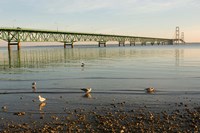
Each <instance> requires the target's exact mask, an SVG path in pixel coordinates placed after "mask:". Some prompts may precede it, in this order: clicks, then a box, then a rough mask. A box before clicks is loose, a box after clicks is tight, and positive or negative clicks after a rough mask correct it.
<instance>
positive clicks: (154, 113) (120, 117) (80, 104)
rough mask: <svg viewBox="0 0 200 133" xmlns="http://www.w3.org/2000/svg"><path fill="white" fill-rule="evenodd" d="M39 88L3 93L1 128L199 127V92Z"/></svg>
mask: <svg viewBox="0 0 200 133" xmlns="http://www.w3.org/2000/svg"><path fill="white" fill-rule="evenodd" d="M38 94H41V93H39V92H38V93H34V94H1V98H0V100H1V102H0V103H1V105H2V108H1V112H0V114H1V122H0V130H1V132H5V133H7V132H81V133H82V132H117V133H126V132H199V131H200V105H199V98H198V94H197V95H195V94H193V93H192V94H191V93H189V94H188V93H185V92H183V93H178V94H174V95H171V94H170V95H167V94H166V95H164V94H162V93H161V94H159V93H155V94H148V93H141V94H139V95H138V94H136V93H134V94H129V95H128V94H126V96H125V94H112V95H111V94H104V93H95V92H94V93H91V95H84V94H82V93H70V94H68V93H66V94H61V93H58V94H48V95H47V94H42V95H43V96H44V97H46V98H47V100H46V102H43V103H40V102H39V101H38V99H37V96H38ZM121 95H122V96H121ZM3 97H4V98H3ZM5 97H6V98H5ZM72 97H76V99H77V100H74V99H72ZM141 97H142V99H143V100H142V99H141ZM2 98H3V99H4V101H3V102H2ZM5 99H7V100H5ZM70 99H71V100H70ZM102 101H104V102H102Z"/></svg>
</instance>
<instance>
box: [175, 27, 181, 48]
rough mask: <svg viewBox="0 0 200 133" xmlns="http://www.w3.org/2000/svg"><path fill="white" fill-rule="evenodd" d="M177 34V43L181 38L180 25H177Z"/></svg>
mask: <svg viewBox="0 0 200 133" xmlns="http://www.w3.org/2000/svg"><path fill="white" fill-rule="evenodd" d="M175 34H176V36H175V39H176V41H175V43H176V44H179V40H180V28H179V26H177V27H176V32H175Z"/></svg>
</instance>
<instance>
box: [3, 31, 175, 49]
mask: <svg viewBox="0 0 200 133" xmlns="http://www.w3.org/2000/svg"><path fill="white" fill-rule="evenodd" d="M0 39H1V40H4V41H6V42H8V50H10V49H11V45H17V48H18V50H19V49H20V42H62V43H64V48H66V45H70V46H71V47H72V48H73V47H74V42H88V41H95V42H98V46H99V47H100V46H101V45H104V47H106V42H109V41H117V42H119V46H120V45H123V46H125V42H127V41H128V42H130V45H136V43H140V44H141V45H146V44H147V43H150V44H151V45H154V44H158V45H159V44H173V42H174V39H167V38H152V37H139V36H124V35H109V34H93V33H78V32H64V31H51V30H36V29H24V28H20V27H17V28H0Z"/></svg>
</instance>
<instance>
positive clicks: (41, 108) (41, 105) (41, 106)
mask: <svg viewBox="0 0 200 133" xmlns="http://www.w3.org/2000/svg"><path fill="white" fill-rule="evenodd" d="M45 106H46V103H45V102H42V103H40V104H39V110H40V111H41V110H43V108H44V107H45Z"/></svg>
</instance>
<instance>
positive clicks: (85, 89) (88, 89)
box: [81, 88, 92, 94]
mask: <svg viewBox="0 0 200 133" xmlns="http://www.w3.org/2000/svg"><path fill="white" fill-rule="evenodd" d="M81 90H82V91H84V92H85V93H86V94H88V93H90V92H91V91H92V88H82V89H81Z"/></svg>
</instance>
